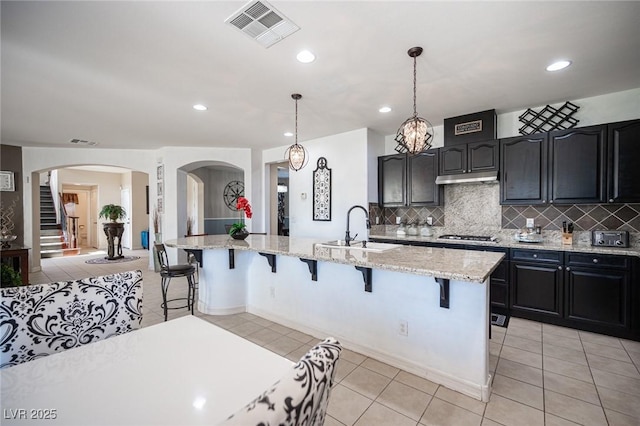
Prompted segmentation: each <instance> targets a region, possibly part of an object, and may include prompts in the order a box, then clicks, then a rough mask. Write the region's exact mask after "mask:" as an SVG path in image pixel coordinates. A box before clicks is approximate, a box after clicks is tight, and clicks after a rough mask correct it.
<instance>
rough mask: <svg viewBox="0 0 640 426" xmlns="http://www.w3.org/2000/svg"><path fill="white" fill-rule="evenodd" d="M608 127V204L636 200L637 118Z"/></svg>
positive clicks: (639, 191)
mask: <svg viewBox="0 0 640 426" xmlns="http://www.w3.org/2000/svg"><path fill="white" fill-rule="evenodd" d="M607 128H608V140H607V142H608V155H607V165H608V190H607V201H608V202H610V203H638V202H640V167H638V165H639V164H640V120H632V121H623V122H620V123H611V124H609V125H608V126H607Z"/></svg>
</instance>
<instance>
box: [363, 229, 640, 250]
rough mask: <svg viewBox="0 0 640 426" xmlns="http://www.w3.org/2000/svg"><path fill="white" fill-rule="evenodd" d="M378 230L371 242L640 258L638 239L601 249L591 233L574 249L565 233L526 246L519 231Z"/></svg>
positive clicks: (577, 237)
mask: <svg viewBox="0 0 640 426" xmlns="http://www.w3.org/2000/svg"><path fill="white" fill-rule="evenodd" d="M375 228H376V229H372V232H371V233H370V234H369V238H375V239H378V240H389V241H392V240H395V241H407V242H409V241H416V242H428V243H446V244H461V245H474V246H476V245H477V246H491V247H507V248H519V249H533V250H557V251H568V252H583V253H597V254H617V255H623V256H638V257H640V241H639V239H638V238H637V236H636V235H631V237H630V239H631V241H630V247H598V246H595V247H594V246H592V245H591V233H590V232H588V231H586V232H575V233H574V236H573V244H572V245H564V244H562V243H561V233H560V232H558V231H543V232H542V237H543V241H542V242H540V243H524V242H519V241H516V240H515V238H514V235H515V233H516V230H515V229H501V230H495V229H493V230H492V229H475V230H471V231H469V230H462V231H461V230H455V229H448V228H446V227H433V228H432V233H433V236H430V237H423V236H420V235H405V236H398V235H397V233H396V229H397V227H396V226H387V227H383V226H377V227H375ZM445 234H458V235H485V236H494V237H496V238H497V241H496V242H490V241H461V240H446V239H439V238H438V237H439V236H440V235H445Z"/></svg>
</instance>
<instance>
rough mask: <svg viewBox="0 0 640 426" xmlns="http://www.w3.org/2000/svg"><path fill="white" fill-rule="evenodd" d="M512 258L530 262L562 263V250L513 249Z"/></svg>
mask: <svg viewBox="0 0 640 426" xmlns="http://www.w3.org/2000/svg"><path fill="white" fill-rule="evenodd" d="M511 260H525V261H530V262H543V263H562V252H559V251H547V250H521V249H511Z"/></svg>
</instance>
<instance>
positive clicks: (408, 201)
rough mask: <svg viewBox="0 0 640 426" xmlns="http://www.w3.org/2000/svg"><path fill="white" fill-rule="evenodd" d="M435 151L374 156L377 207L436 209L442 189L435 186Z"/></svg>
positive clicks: (436, 170)
mask: <svg viewBox="0 0 640 426" xmlns="http://www.w3.org/2000/svg"><path fill="white" fill-rule="evenodd" d="M438 160H439V156H438V150H436V149H434V150H429V151H427V152H424V153H422V154H418V155H413V156H407V155H404V154H399V155H387V156H383V157H378V204H379V205H380V206H381V207H403V206H409V205H411V206H438V205H440V202H441V201H440V200H441V199H442V194H443V188H442V187H441V186H440V185H436V177H437V174H438Z"/></svg>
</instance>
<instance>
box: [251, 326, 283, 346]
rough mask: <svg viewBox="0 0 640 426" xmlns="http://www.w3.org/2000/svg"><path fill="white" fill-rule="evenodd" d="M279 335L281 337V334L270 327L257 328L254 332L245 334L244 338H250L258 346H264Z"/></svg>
mask: <svg viewBox="0 0 640 426" xmlns="http://www.w3.org/2000/svg"><path fill="white" fill-rule="evenodd" d="M280 337H282V334H280V333H278V332H276V331H274V330H271V329H270V328H263V329H262V330H258V331H256V332H255V333H251V334H249V335H247V336H246V339H247V340H251V341H252V342H254V343H256V344H258V345H260V346H264V345H266V344H268V343H271V342H273V341H274V340H276V339H278V338H280Z"/></svg>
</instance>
